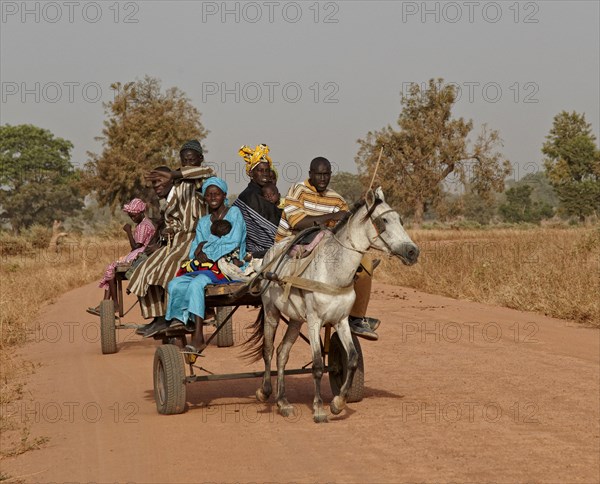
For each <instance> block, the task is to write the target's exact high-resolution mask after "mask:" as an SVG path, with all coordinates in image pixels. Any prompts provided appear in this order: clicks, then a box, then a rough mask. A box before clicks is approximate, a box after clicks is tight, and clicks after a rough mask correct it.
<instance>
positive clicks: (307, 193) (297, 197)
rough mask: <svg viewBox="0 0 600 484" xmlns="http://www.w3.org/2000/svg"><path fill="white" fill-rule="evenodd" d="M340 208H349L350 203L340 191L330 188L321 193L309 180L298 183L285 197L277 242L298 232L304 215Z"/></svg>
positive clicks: (326, 212)
mask: <svg viewBox="0 0 600 484" xmlns="http://www.w3.org/2000/svg"><path fill="white" fill-rule="evenodd" d="M340 210H348V204H347V203H346V201H345V200H344V199H343V198H342V196H341V195H340V194H339V193H337V192H335V191H334V190H331V189H329V188H327V189H326V190H325V191H324V192H323V193H319V192H318V191H317V189H316V188H315V187H313V186H312V185H311V184H310V182H309V181H308V180H306V181H303V182H302V183H296V184H295V185H294V186H292V187H291V188H290V191H289V192H288V194H287V196H286V197H285V207H284V209H283V214H282V215H281V220H280V221H279V227H278V228H277V236H276V237H275V242H279V241H280V240H281V239H283V238H285V237H289V236H290V235H294V233H296V232H298V231H297V230H296V229H295V227H296V225H297V224H298V222H300V221H301V220H302V219H303V218H304V217H307V216H308V217H317V216H319V215H325V214H328V213H335V212H339V211H340ZM334 225H335V222H333V221H330V222H329V223H328V226H329V227H333V226H334Z"/></svg>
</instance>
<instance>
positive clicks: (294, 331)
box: [277, 320, 302, 417]
mask: <svg viewBox="0 0 600 484" xmlns="http://www.w3.org/2000/svg"><path fill="white" fill-rule="evenodd" d="M301 325H302V322H300V321H294V320H291V321H290V324H288V327H287V330H286V332H285V335H284V336H283V340H282V341H281V343H280V344H279V346H278V347H277V407H278V408H279V413H280V414H281V415H283V416H284V417H289V416H290V415H292V413H293V411H294V407H293V406H292V405H290V402H288V401H287V398H285V365H286V364H287V362H288V359H289V357H290V350H291V349H292V346H294V343H295V342H296V339H298V335H299V334H300V326H301Z"/></svg>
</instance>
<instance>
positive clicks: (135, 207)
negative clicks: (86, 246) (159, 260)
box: [87, 198, 156, 315]
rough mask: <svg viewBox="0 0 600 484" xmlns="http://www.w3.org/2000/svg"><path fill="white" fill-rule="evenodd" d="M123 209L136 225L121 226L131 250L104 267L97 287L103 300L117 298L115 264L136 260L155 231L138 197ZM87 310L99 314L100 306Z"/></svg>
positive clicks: (143, 204) (144, 206) (144, 205)
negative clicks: (132, 226)
mask: <svg viewBox="0 0 600 484" xmlns="http://www.w3.org/2000/svg"><path fill="white" fill-rule="evenodd" d="M123 211H124V212H125V213H126V214H127V215H129V218H130V219H131V220H132V221H133V222H134V223H135V224H137V225H136V227H135V229H134V230H132V228H131V224H125V225H124V226H123V230H124V231H125V233H126V234H127V238H128V239H129V245H130V247H131V252H129V253H128V254H127V255H125V256H123V257H121V258H120V259H118V260H116V261H114V262H111V263H110V264H109V265H108V267H107V268H106V271H104V276H103V277H102V280H101V281H100V285H99V287H100V288H101V289H104V299H105V300H106V299H112V300H113V301H116V300H117V283H116V281H115V269H116V268H117V266H118V265H120V264H128V263H130V262H133V261H134V260H136V258H137V257H138V256H140V255H141V254H142V252H144V250H145V249H146V247H147V245H148V244H149V243H150V241H151V240H152V237H153V236H154V233H155V232H156V229H155V227H154V224H153V223H152V222H151V221H150V219H149V218H148V217H146V216H145V211H146V204H145V203H144V202H143V201H142V200H140V199H139V198H134V199H133V200H131V202H129V203H127V204H125V205H124V206H123ZM87 312H88V313H90V314H95V315H99V314H100V307H99V306H98V307H95V308H88V309H87Z"/></svg>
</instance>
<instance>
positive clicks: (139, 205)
mask: <svg viewBox="0 0 600 484" xmlns="http://www.w3.org/2000/svg"><path fill="white" fill-rule="evenodd" d="M145 210H146V204H145V203H144V202H143V201H142V200H140V199H139V198H134V199H133V200H131V202H129V203H126V204H125V205H123V212H125V213H131V214H133V215H135V214H136V213H142V212H144V211H145Z"/></svg>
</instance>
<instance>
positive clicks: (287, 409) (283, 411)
mask: <svg viewBox="0 0 600 484" xmlns="http://www.w3.org/2000/svg"><path fill="white" fill-rule="evenodd" d="M279 413H280V415H281V416H282V417H284V418H288V417H291V416H292V415H294V407H293V406H292V405H284V406H282V407H279Z"/></svg>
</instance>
